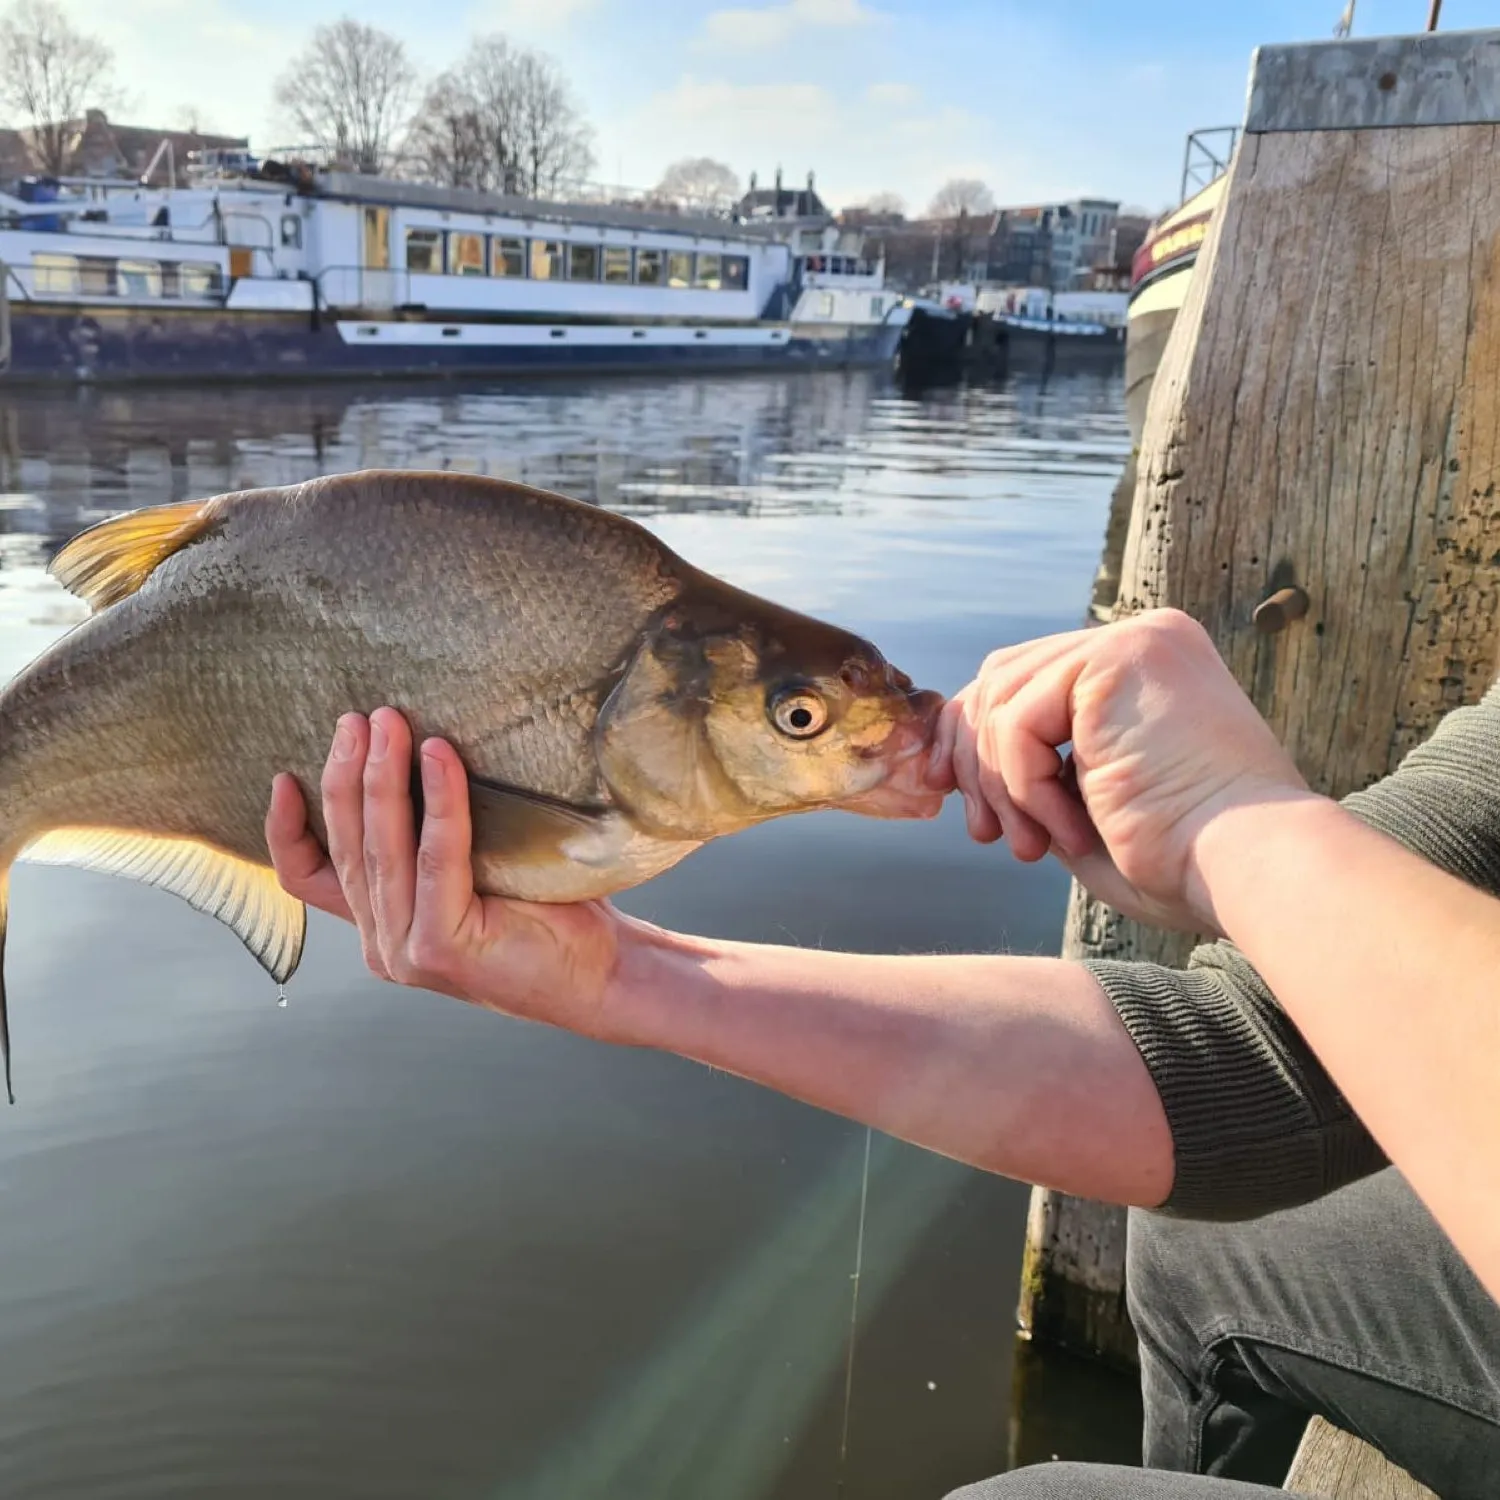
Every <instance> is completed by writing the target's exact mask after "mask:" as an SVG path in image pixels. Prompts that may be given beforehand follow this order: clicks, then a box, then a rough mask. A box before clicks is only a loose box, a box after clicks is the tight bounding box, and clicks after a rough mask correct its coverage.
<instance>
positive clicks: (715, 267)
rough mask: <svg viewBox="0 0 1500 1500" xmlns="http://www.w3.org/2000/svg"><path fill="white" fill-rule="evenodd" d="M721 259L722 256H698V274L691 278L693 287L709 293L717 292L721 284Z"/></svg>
mask: <svg viewBox="0 0 1500 1500" xmlns="http://www.w3.org/2000/svg"><path fill="white" fill-rule="evenodd" d="M723 259H724V257H723V256H722V255H700V256H699V257H698V274H697V275H696V276H695V277H694V278H693V285H694V286H698V287H703V288H704V289H705V290H707V291H710V292H716V291H718V290H719V287H720V286H721V285H722V282H723V278H722V275H721V272H720V262H721V261H722V260H723Z"/></svg>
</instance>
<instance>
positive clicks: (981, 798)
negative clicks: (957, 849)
mask: <svg viewBox="0 0 1500 1500" xmlns="http://www.w3.org/2000/svg"><path fill="white" fill-rule="evenodd" d="M983 709H984V702H983V697H982V695H981V694H980V693H978V692H967V691H966V692H965V693H963V694H962V695H961V696H960V700H959V704H958V708H957V710H956V714H957V722H956V728H955V731H954V736H953V779H954V781H955V782H956V783H957V786H958V789H959V791H960V792H962V793H963V798H964V813H965V816H966V818H967V821H968V826H969V837H970V838H971V839H973V840H974V841H975V843H978V844H992V843H994V841H995V840H996V839H997V838H999V837H1000V835H1001V834H1002V833H1003V832H1004V831H1005V822H1004V812H1005V803H1004V802H1003V801H1002V802H1001V804H1000V806H999V808H998V809H997V807H996V805H995V803H993V802H992V801H991V800H990V799H989V797H988V796H987V795H986V790H985V787H984V785H983V781H982V778H981V776H980V764H979V754H980V746H979V732H980V726H981V724H982V722H983V721H982V717H981V716H982V713H983Z"/></svg>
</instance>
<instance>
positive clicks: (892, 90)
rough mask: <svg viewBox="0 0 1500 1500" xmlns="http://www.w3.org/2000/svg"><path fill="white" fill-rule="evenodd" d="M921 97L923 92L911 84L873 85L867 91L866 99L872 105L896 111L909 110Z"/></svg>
mask: <svg viewBox="0 0 1500 1500" xmlns="http://www.w3.org/2000/svg"><path fill="white" fill-rule="evenodd" d="M921 97H922V94H921V90H920V89H917V88H915V87H914V86H913V85H912V84H909V83H872V84H871V85H870V86H869V88H867V89H866V90H865V98H866V99H868V100H869V101H870V103H871V104H882V105H886V106H887V107H890V108H894V109H906V108H909V107H910V106H911V105H913V104H916V103H917V102H918V100H920V99H921Z"/></svg>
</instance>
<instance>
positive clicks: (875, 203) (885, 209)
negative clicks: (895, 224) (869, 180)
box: [865, 193, 906, 219]
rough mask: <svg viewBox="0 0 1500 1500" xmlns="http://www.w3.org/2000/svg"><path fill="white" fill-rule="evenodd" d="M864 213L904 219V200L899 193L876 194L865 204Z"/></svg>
mask: <svg viewBox="0 0 1500 1500" xmlns="http://www.w3.org/2000/svg"><path fill="white" fill-rule="evenodd" d="M865 211H866V212H867V213H872V214H880V215H881V216H882V217H885V218H891V219H900V218H904V217H905V216H906V199H905V198H903V197H902V196H901V194H900V193H876V194H875V195H874V196H873V197H872V198H871V199H870V201H869V202H868V203H866V204H865Z"/></svg>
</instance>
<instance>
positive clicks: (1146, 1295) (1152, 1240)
mask: <svg viewBox="0 0 1500 1500" xmlns="http://www.w3.org/2000/svg"><path fill="white" fill-rule="evenodd" d="M1205 1228H1206V1226H1204V1225H1200V1224H1195V1223H1193V1222H1192V1221H1191V1220H1185V1219H1173V1218H1169V1217H1167V1216H1165V1215H1162V1214H1154V1213H1147V1212H1144V1211H1140V1210H1134V1209H1133V1210H1132V1211H1131V1213H1130V1221H1129V1232H1128V1234H1127V1237H1126V1243H1125V1295H1126V1301H1127V1304H1128V1306H1129V1308H1130V1317H1131V1321H1132V1322H1133V1323H1134V1324H1135V1331H1136V1334H1137V1335H1138V1337H1140V1338H1141V1339H1143V1340H1145V1341H1146V1342H1147V1343H1150V1344H1155V1345H1160V1344H1162V1343H1175V1342H1177V1340H1178V1339H1179V1338H1180V1337H1181V1335H1182V1333H1183V1332H1184V1331H1185V1329H1186V1328H1189V1327H1191V1326H1192V1325H1193V1324H1194V1323H1195V1322H1196V1321H1197V1319H1196V1316H1195V1314H1196V1312H1197V1310H1198V1309H1199V1308H1200V1307H1201V1306H1202V1304H1203V1303H1204V1302H1205V1301H1206V1300H1210V1299H1211V1297H1212V1292H1211V1291H1210V1288H1209V1285H1208V1282H1209V1280H1210V1279H1211V1278H1213V1277H1214V1276H1215V1275H1216V1274H1217V1273H1218V1271H1219V1269H1220V1267H1219V1265H1218V1263H1217V1260H1216V1257H1215V1255H1214V1254H1212V1253H1210V1246H1209V1245H1208V1244H1207V1243H1206V1240H1207V1238H1208V1236H1207V1235H1205V1233H1204V1230H1205Z"/></svg>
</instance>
